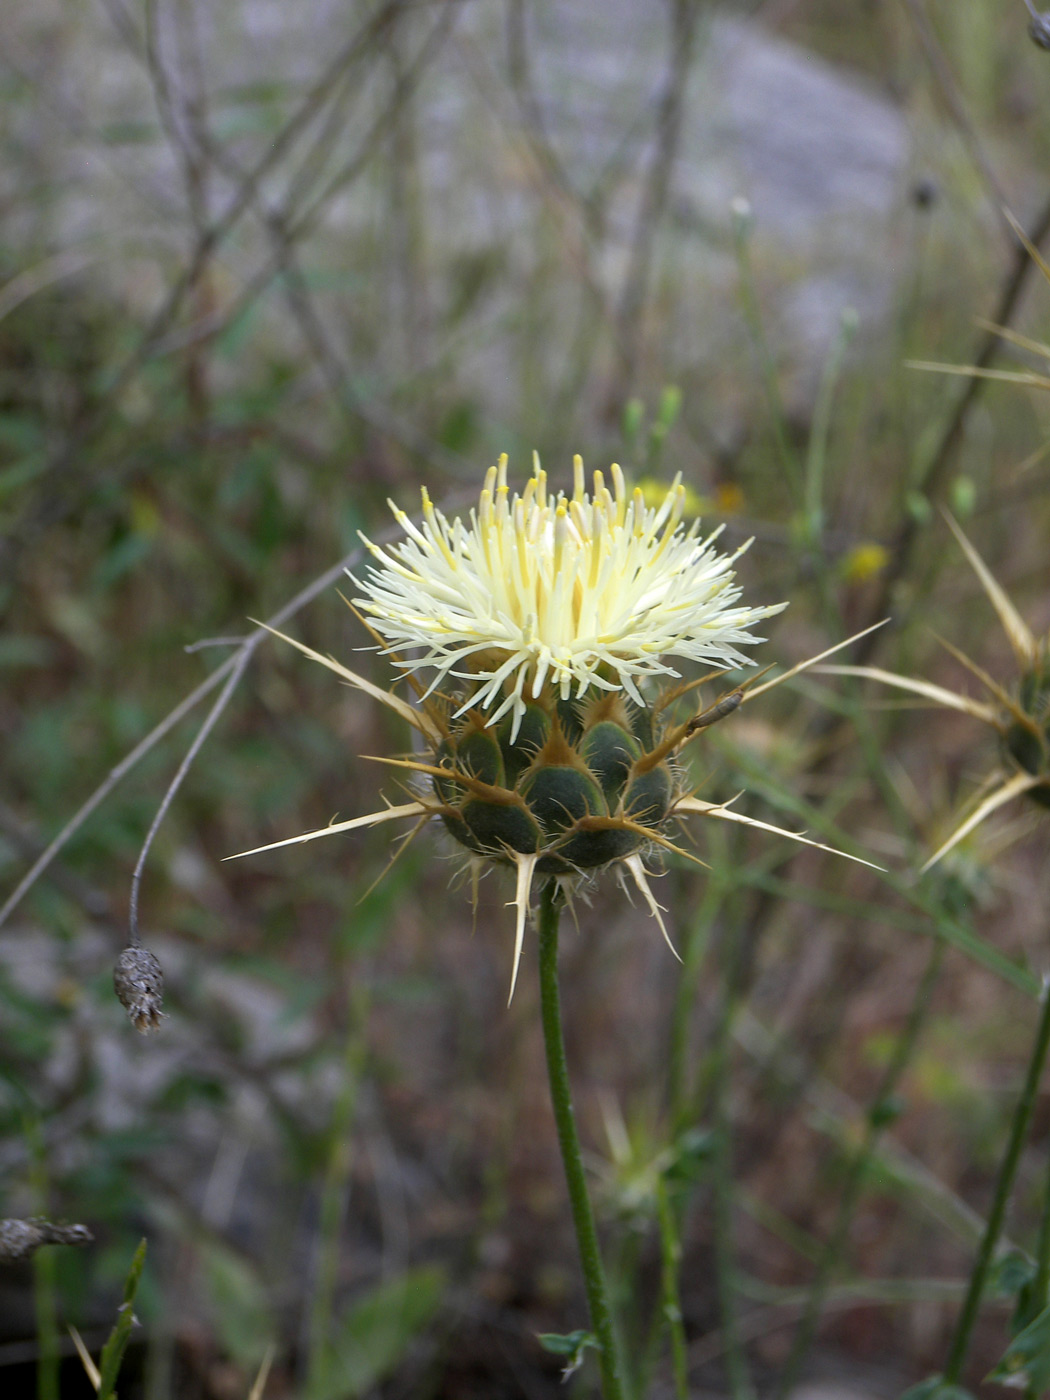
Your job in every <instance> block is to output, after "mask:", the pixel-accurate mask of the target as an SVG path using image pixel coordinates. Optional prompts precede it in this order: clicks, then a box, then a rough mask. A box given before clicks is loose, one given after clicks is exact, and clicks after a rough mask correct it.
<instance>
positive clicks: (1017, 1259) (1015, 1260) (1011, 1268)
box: [985, 1249, 1035, 1298]
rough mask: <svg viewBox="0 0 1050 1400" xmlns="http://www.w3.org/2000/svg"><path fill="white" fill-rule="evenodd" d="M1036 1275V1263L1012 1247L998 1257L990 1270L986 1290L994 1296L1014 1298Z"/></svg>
mask: <svg viewBox="0 0 1050 1400" xmlns="http://www.w3.org/2000/svg"><path fill="white" fill-rule="evenodd" d="M1034 1277H1035V1265H1034V1264H1033V1263H1032V1261H1031V1260H1030V1259H1027V1258H1025V1256H1024V1255H1023V1254H1022V1253H1020V1251H1019V1250H1016V1249H1012V1250H1010V1252H1009V1254H1004V1255H1003V1256H1002V1257H1001V1258H1000V1259H997V1260H996V1261H995V1263H994V1264H993V1265H992V1267H991V1268H990V1269H989V1271H988V1282H987V1284H986V1285H985V1291H986V1292H987V1293H988V1294H989V1295H990V1296H991V1297H994V1298H1012V1297H1013V1296H1014V1294H1015V1293H1020V1291H1021V1289H1022V1288H1024V1286H1025V1284H1026V1283H1031V1281H1032V1279H1033V1278H1034Z"/></svg>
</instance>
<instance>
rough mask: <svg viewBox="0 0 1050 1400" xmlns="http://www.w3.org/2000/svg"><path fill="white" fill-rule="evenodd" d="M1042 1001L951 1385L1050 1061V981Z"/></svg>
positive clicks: (948, 1378)
mask: <svg viewBox="0 0 1050 1400" xmlns="http://www.w3.org/2000/svg"><path fill="white" fill-rule="evenodd" d="M1040 1002H1041V1005H1042V1010H1041V1012H1040V1016H1039V1026H1038V1029H1037V1030H1036V1034H1035V1044H1034V1045H1033V1046H1032V1057H1031V1059H1030V1060H1029V1062H1028V1073H1027V1075H1026V1076H1025V1082H1024V1088H1023V1089H1022V1090H1021V1097H1020V1098H1019V1099H1018V1101H1017V1107H1016V1108H1015V1109H1014V1117H1013V1122H1012V1124H1011V1125H1010V1140H1009V1142H1008V1143H1007V1145H1006V1153H1005V1155H1004V1157H1003V1160H1002V1163H1001V1164H1000V1167H999V1175H998V1177H997V1178H996V1182H995V1196H994V1198H993V1200H992V1210H991V1214H990V1215H989V1216H988V1223H987V1225H985V1227H984V1235H983V1237H982V1239H981V1247H980V1249H979V1250H978V1253H977V1260H976V1262H975V1264H974V1266H973V1273H972V1274H971V1275H970V1285H969V1288H968V1289H967V1291H966V1300H965V1302H964V1303H963V1309H962V1312H961V1313H960V1315H959V1322H958V1325H957V1327H956V1329H955V1336H954V1337H953V1338H952V1346H951V1351H950V1352H949V1353H948V1364H947V1365H946V1366H945V1368H944V1379H945V1382H946V1383H947V1384H948V1385H955V1384H957V1383H958V1380H959V1377H960V1376H961V1374H962V1369H963V1366H964V1365H965V1364H966V1354H967V1352H968V1351H969V1348H970V1337H971V1334H972V1333H973V1328H974V1323H975V1322H976V1321H977V1313H978V1311H979V1309H980V1306H981V1295H982V1293H983V1292H984V1285H985V1280H986V1278H987V1276H988V1269H989V1267H990V1266H991V1263H992V1259H993V1258H994V1256H995V1247H996V1245H997V1244H998V1243H999V1234H1000V1232H1001V1230H1002V1228H1003V1217H1004V1216H1005V1215H1006V1203H1007V1200H1008V1199H1009V1196H1010V1188H1011V1187H1012V1186H1013V1181H1014V1176H1015V1174H1016V1172H1017V1163H1018V1161H1019V1160H1020V1157H1021V1148H1022V1147H1023V1146H1024V1140H1025V1134H1026V1133H1027V1131H1028V1120H1029V1119H1030V1118H1031V1116H1032V1108H1033V1105H1034V1104H1035V1098H1036V1093H1037V1091H1038V1089H1039V1080H1040V1078H1041V1076H1042V1073H1043V1065H1044V1064H1045V1063H1046V1052H1047V1049H1048V1048H1050V983H1047V982H1044V984H1043V990H1042V994H1041V996H1040Z"/></svg>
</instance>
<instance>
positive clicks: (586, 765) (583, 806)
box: [433, 692, 676, 875]
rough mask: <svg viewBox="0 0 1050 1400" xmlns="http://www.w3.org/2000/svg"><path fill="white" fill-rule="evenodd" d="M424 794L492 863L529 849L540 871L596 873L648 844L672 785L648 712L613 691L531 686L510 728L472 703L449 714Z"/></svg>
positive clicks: (464, 843) (455, 834)
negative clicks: (566, 693)
mask: <svg viewBox="0 0 1050 1400" xmlns="http://www.w3.org/2000/svg"><path fill="white" fill-rule="evenodd" d="M435 762H436V766H437V768H438V769H440V770H441V771H440V773H437V772H436V773H435V774H434V778H433V786H434V794H435V796H436V798H437V799H438V801H439V802H440V804H441V807H440V813H441V818H442V820H443V821H444V824H445V826H446V828H447V829H448V831H449V832H450V833H451V834H452V836H453V837H455V839H456V840H457V841H458V842H459V844H460V845H461V846H465V847H466V848H467V850H469V851H471V852H473V853H474V854H475V855H478V856H483V857H486V858H487V859H490V860H494V861H497V862H500V863H503V864H512V863H515V860H516V857H518V856H535V857H536V867H535V868H536V870H537V871H538V872H540V873H541V874H552V875H567V874H572V873H574V872H583V871H589V870H598V869H600V868H601V867H602V866H605V865H609V864H610V863H611V862H613V861H619V860H623V859H624V858H625V857H627V856H630V855H632V854H634V853H635V852H638V851H641V850H643V849H644V848H645V847H646V846H648V845H651V844H652V840H653V837H654V836H656V835H658V833H659V828H660V827H661V826H662V825H663V823H664V822H665V820H666V819H667V816H668V813H669V811H670V808H671V803H672V800H673V797H674V794H675V791H676V785H675V777H674V772H673V770H672V767H671V764H670V762H669V760H668V759H667V757H666V756H665V755H664V754H663V752H662V750H661V748H660V747H659V745H655V744H654V736H653V721H652V714H651V711H649V710H647V709H644V708H642V707H641V706H639V705H635V704H634V703H633V701H631V700H628V699H627V698H626V697H625V696H623V695H621V694H620V693H618V692H615V693H612V694H608V693H607V694H604V695H600V696H598V697H596V698H594V699H586V700H583V701H575V702H574V701H556V700H555V699H554V698H553V696H551V695H550V694H545V695H542V696H541V697H540V698H539V699H538V700H533V701H530V702H529V703H528V705H527V706H526V712H525V715H524V716H523V717H522V720H521V723H520V726H519V729H518V734H517V737H516V738H515V739H514V740H513V742H512V740H511V726H510V723H509V722H504V723H502V724H500V725H498V726H486V724H485V717H484V715H483V714H482V713H480V712H479V711H477V710H469V711H468V712H467V713H466V714H465V715H462V716H460V717H459V718H458V719H455V720H452V721H450V725H449V734H448V738H447V739H446V740H444V741H443V742H442V744H441V745H440V747H439V749H438V751H437V754H436V755H435Z"/></svg>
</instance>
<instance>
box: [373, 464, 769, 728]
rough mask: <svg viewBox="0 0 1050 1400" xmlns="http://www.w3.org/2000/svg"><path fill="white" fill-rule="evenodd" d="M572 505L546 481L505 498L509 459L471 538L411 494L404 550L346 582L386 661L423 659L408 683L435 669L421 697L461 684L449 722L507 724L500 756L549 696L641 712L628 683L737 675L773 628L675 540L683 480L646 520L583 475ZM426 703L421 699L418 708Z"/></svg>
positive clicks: (637, 500) (634, 687)
mask: <svg viewBox="0 0 1050 1400" xmlns="http://www.w3.org/2000/svg"><path fill="white" fill-rule="evenodd" d="M573 465H574V477H575V480H574V486H573V493H572V495H571V497H566V496H565V495H564V494H563V493H561V492H559V493H558V494H557V495H556V496H552V495H549V494H548V490H547V474H546V472H544V471H542V470H540V468H539V464H538V463H537V464H536V470H535V475H534V476H533V477H532V478H531V480H530V481H529V483H528V485H527V486H526V487H525V490H524V492H523V493H521V494H520V495H519V494H518V493H517V492H515V493H514V495H513V496H511V494H510V489H509V487H508V485H507V459H506V457H505V456H504V457H502V458H501V459H500V463H499V466H498V467H492V468H490V470H489V473H488V476H487V477H486V480H485V487H484V490H483V491H482V493H481V499H480V501H479V503H478V506H477V508H476V509H475V510H472V511H471V513H470V521H469V524H464V522H463V521H462V520H460V519H458V518H457V519H456V520H453V521H452V522H451V523H450V522H449V521H448V520H447V519H446V518H445V516H444V515H443V514H442V513H441V512H440V511H439V510H436V509H435V508H434V506H433V505H432V504H431V502H430V498H429V496H428V495H427V492H426V489H425V488H424V489H423V523H422V526H421V527H417V526H416V525H414V524H413V523H412V521H410V520H409V518H408V517H407V516H406V515H405V513H404V512H403V511H401V510H398V509H397V507H396V506H395V507H392V508H393V510H394V514H395V515H396V517H397V519H398V521H399V523H400V524H401V525H402V526H403V527H404V529H405V532H406V534H407V536H408V538H407V539H406V540H404V541H402V542H401V543H400V544H398V545H394V546H393V547H391V548H390V549H382V548H380V547H379V546H378V545H374V544H372V543H371V542H370V541H368V540H366V541H365V543H366V544H367V545H368V548H369V549H370V550H371V553H372V555H373V557H374V558H375V559H376V560H377V562H378V566H379V567H375V568H372V569H371V570H370V571H369V572H368V573H367V575H366V576H365V577H364V578H363V579H361V580H356V579H355V582H356V583H357V584H358V587H359V588H360V589H361V592H362V593H363V594H364V595H365V596H364V597H361V598H358V599H356V600H355V601H356V603H357V605H358V606H359V607H360V608H361V609H362V611H363V612H365V613H366V614H367V615H368V617H369V619H370V621H371V624H372V626H373V627H374V628H375V630H376V632H377V633H378V634H379V635H380V636H381V637H382V638H383V640H384V642H385V643H386V644H387V646H388V647H424V648H425V651H424V654H423V655H422V656H420V657H419V658H418V659H414V660H411V661H405V662H401V663H399V664H401V665H402V666H404V667H406V668H407V669H410V670H413V671H415V670H422V669H426V668H433V671H434V676H433V679H432V681H431V684H430V691H433V690H435V689H436V688H438V687H439V686H443V685H446V684H448V683H449V681H461V680H466V681H469V682H472V683H473V688H472V689H471V691H470V693H469V695H467V696H466V698H465V699H464V700H463V702H462V704H461V705H460V708H459V710H458V712H457V713H458V714H464V713H466V711H467V710H470V709H477V710H479V711H480V712H482V713H483V714H484V715H485V717H486V723H488V724H495V723H497V722H498V721H499V720H500V719H502V717H503V716H504V715H505V714H507V713H508V712H509V713H510V716H511V742H512V743H513V742H514V741H515V740H516V738H517V734H518V729H519V727H520V726H521V723H522V721H523V720H524V718H525V715H526V711H527V706H528V702H529V701H530V700H538V699H539V698H540V696H541V694H543V692H544V689H545V687H547V686H548V685H549V686H550V687H551V689H552V690H553V691H554V692H555V693H556V694H557V695H558V696H559V697H560V698H561V699H562V700H568V699H569V698H570V696H571V697H573V698H575V699H577V700H582V699H583V698H584V697H585V696H586V695H587V693H588V692H589V691H591V690H592V689H593V690H597V691H616V690H621V689H622V690H624V691H626V693H627V695H628V696H629V698H630V699H631V700H632V701H633V702H634V703H635V704H636V705H639V706H644V705H645V703H646V702H645V700H644V698H643V696H642V693H641V691H640V690H639V682H640V681H643V680H644V679H645V678H646V677H652V676H667V677H674V678H677V676H678V672H677V671H676V670H675V669H674V668H673V667H672V666H671V665H669V664H668V662H667V661H666V660H665V659H664V658H666V657H671V656H674V657H681V658H683V659H686V660H690V661H697V662H702V663H709V664H710V663H714V664H715V665H718V666H722V667H733V666H742V665H750V664H753V663H751V662H750V661H749V660H748V659H747V658H746V657H745V656H743V655H742V654H741V652H740V651H739V650H738V648H739V647H741V646H751V645H754V644H755V643H756V642H758V641H761V640H762V639H761V638H760V637H755V636H752V635H751V634H750V633H749V632H748V630H747V629H748V628H749V627H751V626H753V624H754V623H755V622H757V621H759V620H760V619H761V618H764V617H769V616H770V615H771V614H773V613H776V612H779V611H780V609H781V607H783V606H784V605H783V604H780V605H778V606H773V607H764V608H748V607H740V606H736V604H737V600H738V599H739V597H740V589H739V587H737V586H736V585H735V584H734V583H733V571H732V565H733V562H734V560H735V559H736V558H737V557H738V556H739V555H740V554H741V553H743V551H744V549H746V548H747V545H743V546H741V548H740V549H739V550H737V552H736V554H735V555H732V556H727V555H724V554H719V553H718V552H717V551H716V550H715V549H714V540H715V538H716V535H717V532H716V534H715V535H711V536H709V537H708V538H707V539H705V540H702V539H700V538H699V522H695V523H694V524H693V525H692V526H691V527H690V528H688V529H685V528H684V527H683V524H682V515H683V512H684V508H685V501H686V491H685V488H684V487H683V486H682V484H681V479H680V477H676V478H675V481H674V483H673V485H672V486H671V488H670V490H668V491H667V492H666V494H665V495H664V498H663V500H662V501H661V502H660V503H659V504H658V505H646V501H645V497H644V496H643V494H642V492H641V491H640V490H636V491H634V493H633V494H631V495H628V492H627V488H626V486H625V483H624V479H623V473H622V472H621V470H620V468H619V467H618V466H615V465H614V466H613V467H612V468H611V469H610V473H609V474H610V477H611V479H612V490H610V489H609V487H608V486H606V484H605V480H604V477H603V475H602V473H601V472H595V473H594V491H593V495H591V494H588V492H587V491H586V490H585V487H584V474H583V462H582V460H581V458H579V457H576V458H575V460H574V464H573ZM428 693H429V692H428Z"/></svg>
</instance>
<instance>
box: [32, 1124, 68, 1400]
mask: <svg viewBox="0 0 1050 1400" xmlns="http://www.w3.org/2000/svg"><path fill="white" fill-rule="evenodd" d="M24 1124H25V1136H26V1141H27V1143H28V1146H29V1162H30V1168H29V1170H30V1181H31V1183H32V1187H33V1194H34V1196H35V1197H36V1207H37V1211H38V1212H39V1214H40V1215H42V1216H45V1217H49V1216H50V1212H49V1210H48V1173H47V1147H46V1145H45V1143H44V1132H43V1127H42V1125H41V1122H40V1120H39V1119H38V1118H37V1117H35V1116H34V1115H32V1114H30V1113H27V1114H26V1116H25V1119H24ZM33 1310H34V1313H35V1319H36V1345H37V1362H36V1394H37V1400H59V1366H60V1364H61V1343H60V1339H59V1332H58V1277H57V1273H56V1259H55V1250H54V1247H53V1246H51V1245H45V1246H44V1248H43V1249H39V1250H37V1252H36V1254H35V1255H34V1256H33Z"/></svg>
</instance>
